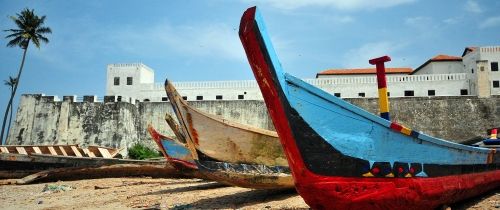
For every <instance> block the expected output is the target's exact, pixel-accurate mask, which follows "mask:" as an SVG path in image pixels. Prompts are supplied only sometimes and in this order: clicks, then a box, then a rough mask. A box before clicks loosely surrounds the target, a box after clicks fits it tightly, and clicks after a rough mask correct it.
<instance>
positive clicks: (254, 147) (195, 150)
mask: <svg viewBox="0 0 500 210" xmlns="http://www.w3.org/2000/svg"><path fill="white" fill-rule="evenodd" d="M165 90H166V91H167V94H168V97H169V99H170V100H169V101H170V102H171V103H172V107H173V109H174V113H175V114H176V116H177V119H178V121H179V122H180V125H177V124H175V122H173V121H172V119H171V118H169V117H168V115H167V116H166V117H165V118H166V120H167V122H168V124H169V126H170V127H171V128H172V130H173V131H174V133H175V134H176V135H177V139H179V141H181V142H183V141H185V142H186V146H187V148H188V149H189V150H190V153H191V155H192V157H193V159H194V162H195V163H196V165H197V167H198V169H199V171H200V173H202V174H203V175H204V176H206V177H207V178H208V179H211V180H214V181H217V182H220V183H224V184H228V185H234V186H239V187H246V188H256V189H288V188H293V187H294V184H293V178H292V176H291V175H290V171H289V169H288V167H287V163H286V160H285V159H284V154H283V151H282V148H281V145H280V143H279V141H278V139H277V135H276V133H275V132H272V131H267V130H263V129H258V128H251V127H249V126H245V125H241V124H238V123H233V122H229V121H226V120H223V119H219V118H217V117H215V116H210V115H208V114H205V113H202V112H200V111H198V110H196V109H194V108H192V107H190V106H189V105H188V104H187V102H185V101H184V100H183V99H182V98H181V97H180V95H179V94H178V93H177V91H176V90H175V88H174V87H173V85H172V84H171V82H169V81H168V80H166V81H165Z"/></svg>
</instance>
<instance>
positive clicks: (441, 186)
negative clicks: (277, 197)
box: [296, 171, 500, 209]
mask: <svg viewBox="0 0 500 210" xmlns="http://www.w3.org/2000/svg"><path fill="white" fill-rule="evenodd" d="M499 184H500V171H491V172H484V173H474V174H465V175H458V176H445V177H437V178H344V177H321V176H312V177H308V178H307V179H306V180H302V181H301V182H299V183H296V188H297V191H298V192H299V193H300V195H301V196H302V198H304V201H305V202H306V203H307V204H308V205H309V206H311V208H313V209H332V207H333V208H335V209H434V208H437V207H439V206H441V205H443V204H452V203H455V202H457V201H460V200H463V199H466V198H470V197H473V196H476V195H479V194H481V193H484V192H486V191H488V190H491V189H494V188H496V187H498V186H499Z"/></svg>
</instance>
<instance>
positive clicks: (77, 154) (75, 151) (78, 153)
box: [71, 146, 83, 157]
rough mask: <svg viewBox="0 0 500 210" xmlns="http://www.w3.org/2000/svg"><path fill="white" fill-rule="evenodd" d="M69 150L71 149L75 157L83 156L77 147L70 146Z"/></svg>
mask: <svg viewBox="0 0 500 210" xmlns="http://www.w3.org/2000/svg"><path fill="white" fill-rule="evenodd" d="M71 150H73V153H75V155H76V156H77V157H83V156H82V153H80V151H78V148H76V147H75V146H71Z"/></svg>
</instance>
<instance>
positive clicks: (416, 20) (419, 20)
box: [405, 16, 432, 27]
mask: <svg viewBox="0 0 500 210" xmlns="http://www.w3.org/2000/svg"><path fill="white" fill-rule="evenodd" d="M431 21H432V18H430V17H422V16H418V17H410V18H406V19H405V24H406V25H410V26H417V27H420V26H423V25H428V24H429V23H430V22H431Z"/></svg>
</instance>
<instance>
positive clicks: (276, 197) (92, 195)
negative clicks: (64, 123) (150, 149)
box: [0, 177, 500, 209]
mask: <svg viewBox="0 0 500 210" xmlns="http://www.w3.org/2000/svg"><path fill="white" fill-rule="evenodd" d="M499 193H500V189H497V190H495V191H492V192H489V193H487V194H485V195H482V196H479V197H476V198H473V199H469V200H467V201H464V202H461V203H457V204H454V205H452V206H451V209H498V208H500V195H499ZM0 203H1V204H2V205H1V206H0V209H309V207H308V206H307V204H306V203H305V202H304V201H303V200H302V198H301V197H300V196H299V195H298V194H297V193H296V192H295V191H294V190H254V189H246V188H240V187H230V186H224V185H221V184H219V183H216V182H209V181H205V180H201V179H165V178H158V179H153V178H149V177H142V178H105V179H89V180H78V181H59V182H50V183H38V184H30V185H3V186H0Z"/></svg>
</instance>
